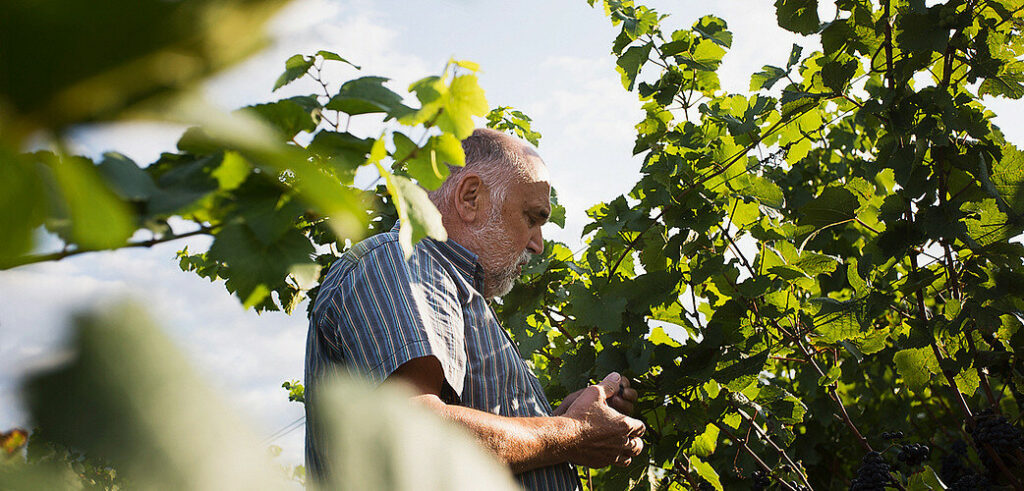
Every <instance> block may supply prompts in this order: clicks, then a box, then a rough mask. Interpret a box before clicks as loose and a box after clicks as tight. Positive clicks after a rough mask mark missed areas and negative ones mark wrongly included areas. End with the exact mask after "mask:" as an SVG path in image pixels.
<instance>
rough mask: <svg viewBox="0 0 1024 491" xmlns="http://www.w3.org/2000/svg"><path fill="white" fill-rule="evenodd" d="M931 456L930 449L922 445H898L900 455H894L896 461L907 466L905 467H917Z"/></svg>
mask: <svg viewBox="0 0 1024 491" xmlns="http://www.w3.org/2000/svg"><path fill="white" fill-rule="evenodd" d="M931 454H932V449H930V448H928V445H925V444H922V443H913V444H910V445H900V453H898V454H896V460H899V461H900V462H903V463H904V464H907V467H917V466H919V465H921V463H922V462H924V461H925V460H927V459H928V456H930V455H931Z"/></svg>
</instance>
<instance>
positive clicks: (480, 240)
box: [469, 205, 530, 298]
mask: <svg viewBox="0 0 1024 491" xmlns="http://www.w3.org/2000/svg"><path fill="white" fill-rule="evenodd" d="M491 210H492V212H491V214H490V216H489V217H487V222H486V223H484V224H483V226H482V227H480V228H479V229H476V230H471V231H470V233H469V235H470V237H472V239H471V240H472V242H473V243H472V244H471V248H472V249H473V252H475V253H476V254H477V260H479V261H480V266H482V267H483V270H484V291H483V292H482V293H483V295H484V297H486V298H493V297H503V296H505V295H506V294H508V292H510V291H512V287H513V286H515V284H516V279H518V278H519V275H520V270H519V265H520V264H522V263H525V262H527V261H529V260H530V253H529V252H527V251H525V250H524V251H522V252H520V253H519V254H517V255H515V256H509V255H508V254H507V253H505V252H504V251H503V249H504V248H503V247H502V246H504V245H505V244H508V243H509V242H511V238H510V237H509V235H508V232H507V231H506V230H505V229H504V228H503V227H502V226H501V223H500V222H501V215H500V207H498V206H497V205H492V208H491Z"/></svg>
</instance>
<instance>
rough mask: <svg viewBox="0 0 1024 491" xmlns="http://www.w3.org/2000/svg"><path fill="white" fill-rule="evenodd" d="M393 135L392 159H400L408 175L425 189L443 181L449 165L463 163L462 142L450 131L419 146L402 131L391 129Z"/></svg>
mask: <svg viewBox="0 0 1024 491" xmlns="http://www.w3.org/2000/svg"><path fill="white" fill-rule="evenodd" d="M393 136H394V143H395V154H394V158H395V162H404V163H405V164H406V168H407V170H408V172H409V175H410V176H412V177H413V178H415V179H416V181H418V182H419V183H420V185H421V186H423V187H424V188H426V189H428V190H434V189H437V188H439V187H440V186H441V184H442V183H444V180H445V178H447V177H448V174H449V169H448V166H449V165H454V166H459V167H461V166H463V165H465V160H466V155H465V153H463V151H462V145H461V144H460V143H459V141H458V140H457V139H456V138H455V137H454V136H452V135H451V133H442V134H440V135H437V136H432V137H430V138H429V139H428V140H427V143H426V144H425V145H423V147H422V148H420V147H418V146H416V143H415V142H413V141H412V140H411V139H409V137H407V136H405V135H404V134H402V133H398V132H395V133H394V135H393Z"/></svg>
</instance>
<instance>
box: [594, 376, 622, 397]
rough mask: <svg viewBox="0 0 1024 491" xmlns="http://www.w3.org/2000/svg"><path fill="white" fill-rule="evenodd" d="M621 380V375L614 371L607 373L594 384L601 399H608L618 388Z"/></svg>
mask: <svg viewBox="0 0 1024 491" xmlns="http://www.w3.org/2000/svg"><path fill="white" fill-rule="evenodd" d="M621 380H622V376H621V375H619V374H618V373H616V372H612V373H609V374H608V375H607V376H606V377H605V378H604V380H602V381H601V383H599V384H597V385H595V386H594V387H597V388H598V390H599V391H600V393H601V394H600V395H601V398H602V399H608V398H609V397H611V396H612V395H614V394H615V393H616V392H618V390H619V382H620V381H621Z"/></svg>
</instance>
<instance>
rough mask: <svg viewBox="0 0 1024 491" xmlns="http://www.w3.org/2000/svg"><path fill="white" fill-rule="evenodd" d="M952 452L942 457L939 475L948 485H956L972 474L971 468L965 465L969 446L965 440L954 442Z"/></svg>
mask: <svg viewBox="0 0 1024 491" xmlns="http://www.w3.org/2000/svg"><path fill="white" fill-rule="evenodd" d="M951 450H952V452H951V453H948V454H946V455H945V456H944V457H942V466H941V467H940V468H939V475H940V476H941V477H942V480H943V481H945V482H947V483H955V482H957V481H959V480H960V478H961V477H963V476H966V475H969V474H971V468H970V467H968V466H967V465H966V464H965V463H964V457H965V456H966V455H967V444H966V443H964V441H963V440H957V441H955V442H953V445H952V447H951Z"/></svg>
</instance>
